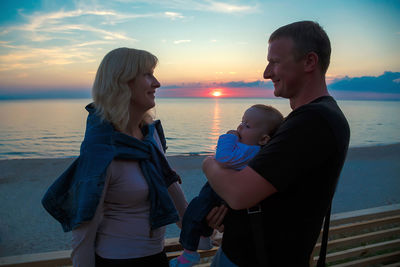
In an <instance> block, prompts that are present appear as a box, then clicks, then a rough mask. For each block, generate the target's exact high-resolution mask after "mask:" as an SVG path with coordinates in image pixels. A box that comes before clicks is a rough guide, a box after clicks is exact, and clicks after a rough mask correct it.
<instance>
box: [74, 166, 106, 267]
mask: <svg viewBox="0 0 400 267" xmlns="http://www.w3.org/2000/svg"><path fill="white" fill-rule="evenodd" d="M109 180H110V175H109V173H108V171H107V175H106V181H105V185H104V190H103V193H102V196H101V199H100V202H99V205H98V206H97V208H96V212H95V214H94V217H93V219H92V220H90V221H87V222H83V223H82V224H80V225H79V226H78V227H76V228H75V229H73V230H72V253H71V258H72V263H73V266H74V267H95V241H96V233H97V229H98V227H99V225H100V223H101V220H102V218H103V203H104V198H105V195H106V191H107V188H108V183H109Z"/></svg>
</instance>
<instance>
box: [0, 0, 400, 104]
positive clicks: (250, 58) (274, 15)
mask: <svg viewBox="0 0 400 267" xmlns="http://www.w3.org/2000/svg"><path fill="white" fill-rule="evenodd" d="M0 12H1V15H0V98H1V96H2V95H3V96H4V95H27V96H35V95H37V96H38V95H41V96H50V97H51V96H57V95H63V96H65V97H68V96H74V95H75V96H78V95H87V96H90V88H91V86H92V84H93V79H94V76H95V73H96V71H97V67H98V65H99V63H100V61H101V60H102V58H103V57H104V55H105V54H106V53H107V52H109V51H110V50H112V49H114V48H118V47H132V48H138V49H144V50H147V51H149V52H151V53H153V54H155V55H156V56H157V57H158V59H159V65H158V66H157V68H156V69H155V76H156V77H157V78H158V80H159V81H160V82H161V85H162V87H161V88H160V89H159V90H158V95H159V96H165V97H168V96H195V97H196V96H208V95H212V94H214V95H215V94H218V92H219V94H220V96H238V97H241V96H244V95H245V96H260V95H263V96H270V95H271V90H272V85H271V83H270V82H268V81H264V80H263V77H262V74H263V71H264V69H265V66H266V64H267V60H266V58H267V48H268V37H269V35H270V34H271V33H272V32H273V31H274V30H275V29H277V28H278V27H280V26H283V25H286V24H289V23H292V22H295V21H299V20H313V21H317V22H318V23H319V24H320V25H321V26H322V27H323V28H324V29H325V30H326V32H327V33H328V35H329V37H330V39H331V44H332V56H331V65H330V67H329V69H328V72H327V81H328V84H329V86H330V87H332V90H334V91H335V92H336V94H337V95H338V96H343V95H344V96H346V94H350V93H354V94H358V95H364V96H367V95H369V97H372V98H373V97H376V95H380V96H381V98H388V99H390V98H398V99H400V49H399V47H400V1H398V0H393V1H390V0H388V1H376V0H373V1H372V0H371V1H369V0H365V1H361V0H337V1H324V0H304V1H299V0H290V1H285V0H281V1H270V0H264V1H263V0H216V1H214V0H199V1H192V0H142V1H140V0H117V1H96V0H73V1H71V0H62V1H61V0H37V1H32V0H1V1H0ZM380 81H381V82H380ZM382 81H383V82H382ZM371 83H372V84H374V85H376V86H367V87H368V88H364V87H365V85H370V84H371ZM213 92H214V93H213ZM215 92H217V93H215Z"/></svg>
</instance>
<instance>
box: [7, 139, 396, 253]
mask: <svg viewBox="0 0 400 267" xmlns="http://www.w3.org/2000/svg"><path fill="white" fill-rule="evenodd" d="M203 158H204V156H170V157H168V159H169V161H170V163H171V165H172V166H173V167H174V168H175V169H176V171H177V172H178V173H179V174H180V175H181V176H182V179H183V181H184V183H183V189H184V192H185V194H186V196H187V198H188V200H190V199H191V198H193V197H194V196H195V195H196V194H197V193H198V191H199V189H200V188H201V186H202V184H203V183H204V182H205V178H204V176H203V174H202V172H201V162H202V160H203ZM73 160H74V159H71V158H69V159H22V160H0V203H1V209H0V257H2V256H11V255H19V254H28V253H39V252H47V251H55V250H64V249H70V246H69V242H70V238H71V235H70V233H64V232H63V231H62V228H61V226H60V224H59V223H58V222H57V221H55V220H54V219H53V218H52V217H51V216H50V215H49V214H48V213H47V212H46V211H45V210H44V209H43V207H42V206H41V203H40V200H41V198H42V196H43V194H44V193H45V191H46V190H47V188H48V187H49V185H50V184H51V183H52V182H53V181H54V179H56V178H57V177H58V176H59V175H60V174H61V173H62V172H63V171H64V170H65V169H66V168H67V167H68V166H69V164H70V163H71V162H72V161H73ZM394 203H400V144H394V145H384V146H374V147H363V148H352V149H350V150H349V153H348V157H347V160H346V163H345V165H344V167H343V171H342V175H341V178H340V180H339V184H338V188H337V191H336V195H335V198H334V203H333V213H338V212H345V211H352V210H358V209H365V208H372V207H378V206H384V205H390V204H394ZM177 233H178V232H177V229H176V228H174V227H170V228H169V229H168V235H170V237H172V236H177Z"/></svg>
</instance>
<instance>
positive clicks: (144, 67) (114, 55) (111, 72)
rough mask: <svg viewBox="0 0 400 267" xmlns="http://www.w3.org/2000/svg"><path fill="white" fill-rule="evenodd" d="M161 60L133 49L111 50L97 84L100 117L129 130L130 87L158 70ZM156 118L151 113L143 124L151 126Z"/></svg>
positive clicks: (94, 92) (96, 79)
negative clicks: (142, 74)
mask: <svg viewBox="0 0 400 267" xmlns="http://www.w3.org/2000/svg"><path fill="white" fill-rule="evenodd" d="M157 63H158V59H157V57H156V56H154V55H152V54H151V53H149V52H147V51H144V50H138V49H133V48H126V47H122V48H117V49H114V50H112V51H110V52H109V53H108V54H107V55H105V57H104V58H103V60H102V61H101V63H100V66H99V68H98V70H97V73H96V78H95V80H94V83H93V88H92V96H93V101H94V105H95V107H96V112H97V114H98V115H99V116H100V117H101V118H102V119H104V120H107V121H109V122H111V123H112V124H113V125H114V127H116V128H117V130H119V131H125V130H126V128H127V126H128V121H129V105H130V103H131V97H132V92H131V89H130V87H129V85H128V83H129V82H130V81H132V80H133V79H135V78H136V76H137V75H138V74H141V73H145V72H148V71H150V70H152V69H154V68H155V67H156V65H157ZM153 119H154V116H153V115H152V114H151V112H150V111H147V112H146V114H145V115H144V117H143V119H142V123H141V124H142V125H143V124H146V123H151V122H152V121H153Z"/></svg>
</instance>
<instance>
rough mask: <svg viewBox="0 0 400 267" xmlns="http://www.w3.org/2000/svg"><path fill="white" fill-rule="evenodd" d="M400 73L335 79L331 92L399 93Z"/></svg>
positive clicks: (388, 72)
mask: <svg viewBox="0 0 400 267" xmlns="http://www.w3.org/2000/svg"><path fill="white" fill-rule="evenodd" d="M399 80H400V72H390V71H386V72H384V73H383V74H382V75H380V76H377V77H375V76H361V77H353V78H350V77H348V76H345V77H344V78H339V79H335V80H333V81H332V83H331V84H330V85H329V86H328V88H329V89H331V90H337V91H352V92H374V93H400V83H399Z"/></svg>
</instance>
